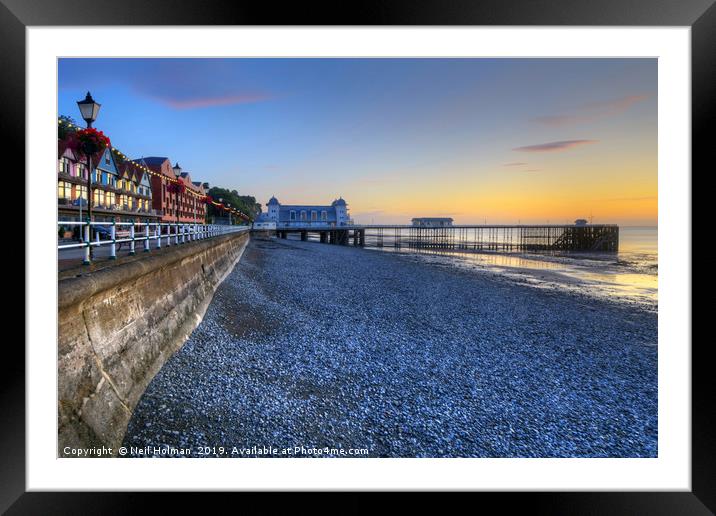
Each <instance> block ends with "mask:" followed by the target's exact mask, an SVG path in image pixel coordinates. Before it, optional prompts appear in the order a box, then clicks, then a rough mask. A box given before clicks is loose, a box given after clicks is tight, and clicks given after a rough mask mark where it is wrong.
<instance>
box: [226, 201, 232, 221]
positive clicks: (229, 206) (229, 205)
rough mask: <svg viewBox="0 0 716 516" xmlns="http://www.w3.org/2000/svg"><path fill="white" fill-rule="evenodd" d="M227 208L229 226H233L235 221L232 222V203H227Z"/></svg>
mask: <svg viewBox="0 0 716 516" xmlns="http://www.w3.org/2000/svg"><path fill="white" fill-rule="evenodd" d="M226 206H227V207H228V208H229V226H233V225H234V223H233V221H232V220H231V203H230V202H227V203H226Z"/></svg>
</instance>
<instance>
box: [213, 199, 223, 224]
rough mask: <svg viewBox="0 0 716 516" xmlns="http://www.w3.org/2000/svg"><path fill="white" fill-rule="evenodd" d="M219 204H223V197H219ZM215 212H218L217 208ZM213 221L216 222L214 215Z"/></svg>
mask: <svg viewBox="0 0 716 516" xmlns="http://www.w3.org/2000/svg"><path fill="white" fill-rule="evenodd" d="M219 204H221V205H223V204H224V199H223V198H221V197H219ZM216 213H219V210H216ZM214 221H215V222H214V223H216V215H214Z"/></svg>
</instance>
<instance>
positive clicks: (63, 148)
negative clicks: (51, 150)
mask: <svg viewBox="0 0 716 516" xmlns="http://www.w3.org/2000/svg"><path fill="white" fill-rule="evenodd" d="M68 150H69V151H70V152H71V153H72V156H73V157H74V159H79V156H78V155H77V151H75V149H73V148H72V144H71V142H70V140H68V139H65V140H59V139H58V140H57V157H58V159H59V158H61V157H62V156H64V155H65V152H67V151H68Z"/></svg>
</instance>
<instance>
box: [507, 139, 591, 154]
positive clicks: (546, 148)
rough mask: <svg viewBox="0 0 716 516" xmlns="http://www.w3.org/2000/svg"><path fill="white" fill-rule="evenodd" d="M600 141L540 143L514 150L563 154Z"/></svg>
mask: <svg viewBox="0 0 716 516" xmlns="http://www.w3.org/2000/svg"><path fill="white" fill-rule="evenodd" d="M598 141H599V140H561V141H558V142H547V143H540V144H537V145H525V146H524V147H515V148H514V149H512V150H515V151H519V152H561V151H564V150H567V149H571V148H572V147H579V146H580V145H588V144H590V143H597V142H598Z"/></svg>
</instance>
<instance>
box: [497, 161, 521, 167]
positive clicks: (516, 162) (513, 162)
mask: <svg viewBox="0 0 716 516" xmlns="http://www.w3.org/2000/svg"><path fill="white" fill-rule="evenodd" d="M526 164H527V163H525V162H524V161H511V162H510V163H503V164H502V166H503V167H521V166H522V165H526Z"/></svg>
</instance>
